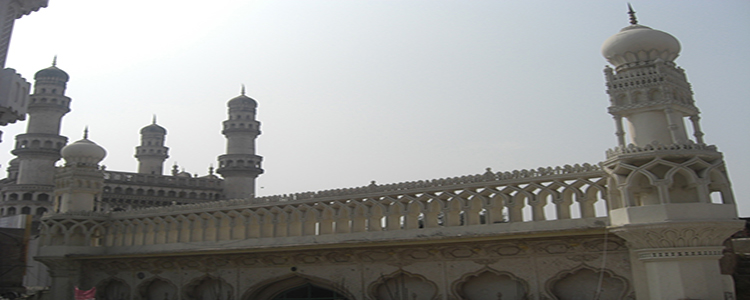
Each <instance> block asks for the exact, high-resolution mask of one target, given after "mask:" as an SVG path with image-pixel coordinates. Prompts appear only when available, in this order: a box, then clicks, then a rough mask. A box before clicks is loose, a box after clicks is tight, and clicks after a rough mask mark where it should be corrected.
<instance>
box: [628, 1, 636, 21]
mask: <svg viewBox="0 0 750 300" xmlns="http://www.w3.org/2000/svg"><path fill="white" fill-rule="evenodd" d="M628 14H629V15H630V24H631V25H636V24H638V20H637V19H636V18H635V11H634V10H633V7H632V6H630V3H628Z"/></svg>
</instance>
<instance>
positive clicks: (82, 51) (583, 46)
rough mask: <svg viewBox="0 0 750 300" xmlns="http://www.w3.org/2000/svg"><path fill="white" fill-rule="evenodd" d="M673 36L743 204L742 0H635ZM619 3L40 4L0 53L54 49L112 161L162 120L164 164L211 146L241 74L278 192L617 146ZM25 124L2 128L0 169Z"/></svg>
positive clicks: (76, 0)
mask: <svg viewBox="0 0 750 300" xmlns="http://www.w3.org/2000/svg"><path fill="white" fill-rule="evenodd" d="M631 3H632V4H633V6H634V8H635V10H636V11H637V12H638V19H639V21H640V24H643V25H646V26H651V27H652V28H655V29H659V30H663V31H666V32H669V33H671V34H672V35H674V36H675V37H677V38H678V39H679V40H680V42H681V44H682V49H683V50H682V52H681V55H680V57H679V58H678V59H677V61H676V62H677V64H678V65H680V66H682V67H683V68H685V70H686V71H687V75H688V78H689V80H690V82H691V83H692V85H693V91H694V92H695V99H696V104H697V106H698V107H699V108H700V109H701V111H702V125H703V129H704V132H705V133H706V136H705V140H706V142H707V143H710V144H715V145H717V146H718V147H719V149H720V150H721V151H722V152H724V154H725V158H726V161H727V164H728V168H729V172H730V175H731V179H732V182H733V185H734V191H735V196H736V197H737V200H738V202H739V203H740V208H741V215H743V216H750V199H749V198H750V157H748V155H747V153H748V149H750V133H748V131H749V130H750V119H749V118H748V117H747V115H746V114H747V113H748V112H749V111H750V104H749V103H748V102H749V101H748V100H750V99H749V98H748V95H750V84H749V83H750V74H749V73H750V72H749V71H748V70H750V59H749V58H748V56H749V55H748V51H747V50H748V49H750V18H749V17H748V16H750V2H748V1H679V2H677V1H635V2H633V1H631ZM625 12H626V2H625V1H599V0H596V1H494V0H493V1H457V0H454V1H441V0H429V1H427V0H425V1H406V0H404V1H395V0H394V1H355V0H348V1H314V0H300V1H291V0H281V1H248V0H224V1H214V2H210V3H209V2H206V1H192V0H180V1H177V0H159V1H154V0H149V1H143V0H130V1H94V0H65V1H62V0H50V4H49V7H47V8H43V9H41V10H40V11H39V12H35V13H32V14H31V15H29V16H25V17H23V18H22V19H20V20H17V21H16V27H15V30H14V33H13V38H12V40H11V46H10V51H9V56H8V61H7V64H6V67H11V68H15V69H16V70H17V71H18V72H20V73H21V74H22V75H24V76H25V77H26V78H27V79H28V80H32V79H33V75H34V73H35V72H36V71H37V70H39V69H42V68H45V67H48V66H49V65H50V63H51V61H52V58H53V56H54V55H58V67H60V68H61V69H63V70H65V71H66V72H68V74H69V75H70V78H71V79H70V82H69V83H68V90H67V95H68V96H70V97H71V98H72V99H73V101H72V103H71V107H72V111H71V112H70V113H69V114H67V115H66V116H65V117H64V119H63V125H62V134H63V135H65V136H68V137H69V138H70V141H71V142H72V141H76V140H78V139H80V138H81V136H82V131H83V128H84V127H85V126H86V125H88V126H89V128H90V139H91V140H93V141H95V142H96V143H98V144H100V145H102V146H103V147H105V148H106V149H107V151H108V156H107V158H106V159H105V160H104V162H103V164H105V165H106V166H107V168H108V169H109V170H120V171H131V172H132V171H136V169H137V162H136V160H135V158H134V157H133V155H134V152H135V147H136V146H137V145H138V143H139V133H138V132H139V130H140V128H142V127H143V126H145V125H148V124H149V123H150V122H151V118H152V115H153V114H156V115H157V117H158V123H159V124H160V125H162V126H164V127H165V128H167V130H168V135H167V146H169V147H170V158H169V159H168V160H167V162H166V163H165V173H167V172H168V170H169V169H170V168H171V166H172V165H173V164H174V163H175V162H177V163H178V164H179V166H180V168H185V170H186V171H188V172H191V173H198V174H199V175H201V176H202V175H205V174H206V173H207V172H208V167H209V165H212V164H213V165H214V166H216V157H217V156H218V155H220V154H222V153H224V149H225V138H224V136H223V135H221V122H222V121H224V120H225V119H226V110H227V108H226V102H227V101H228V100H229V99H231V98H233V97H235V96H237V95H238V94H239V93H240V85H241V84H245V85H246V86H247V94H248V96H250V97H253V98H254V99H256V100H257V101H258V103H259V105H258V120H259V121H260V122H261V123H262V125H261V130H262V131H263V134H262V135H261V136H260V137H259V138H258V141H257V145H258V146H257V153H258V154H259V155H261V156H263V157H264V163H263V167H264V169H265V171H266V173H265V174H263V175H261V176H260V178H259V179H258V184H257V186H258V191H257V192H258V194H259V195H273V194H283V193H293V192H303V191H312V190H322V189H331V188H345V187H353V186H362V185H367V184H369V182H370V181H372V180H375V181H377V182H378V183H392V182H400V181H411V180H421V179H433V178H443V177H452V176H460V175H466V174H477V173H482V172H484V169H485V168H487V167H491V168H492V169H493V170H494V171H510V170H514V169H528V168H538V167H546V166H558V165H564V164H574V163H585V162H588V163H598V162H599V161H601V160H603V159H604V151H605V150H606V149H608V148H611V147H613V146H615V145H616V139H615V136H614V124H613V121H612V118H611V116H610V115H609V114H607V110H606V109H607V106H608V97H607V95H606V93H605V87H604V77H603V73H602V69H603V67H604V66H605V64H606V61H605V60H604V58H602V56H601V54H600V47H601V44H602V42H603V41H604V40H605V39H606V38H607V37H609V36H611V35H613V34H615V33H617V32H618V31H619V30H620V29H621V28H622V27H625V26H627V25H628V19H627V15H626V13H625ZM25 129H26V124H25V122H19V123H16V124H11V125H8V126H6V127H4V128H0V130H3V131H4V132H5V133H4V134H3V142H2V143H1V144H0V163H2V167H3V168H5V167H6V166H7V162H8V161H9V160H10V159H11V158H12V157H13V156H12V155H11V154H10V153H9V152H10V150H11V149H12V147H13V145H14V136H15V135H16V134H18V133H21V132H23V131H25Z"/></svg>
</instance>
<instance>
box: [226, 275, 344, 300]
mask: <svg viewBox="0 0 750 300" xmlns="http://www.w3.org/2000/svg"><path fill="white" fill-rule="evenodd" d="M308 284H309V285H313V286H316V287H320V288H323V289H327V290H330V291H333V292H335V293H337V294H340V295H343V296H344V297H346V298H345V299H347V300H354V299H357V298H356V297H354V295H353V294H351V293H350V292H348V291H346V290H345V289H344V288H343V287H342V286H341V285H340V284H336V283H334V282H331V281H328V280H325V279H322V278H318V277H313V276H307V275H302V274H289V275H285V276H281V277H277V278H273V279H269V280H265V281H262V282H260V283H258V284H255V285H253V286H252V287H250V288H249V289H248V290H247V291H245V293H244V294H243V295H242V297H241V298H240V299H242V300H272V299H274V297H276V296H278V295H280V294H282V293H284V292H286V291H288V290H290V289H294V288H297V287H301V286H304V285H308Z"/></svg>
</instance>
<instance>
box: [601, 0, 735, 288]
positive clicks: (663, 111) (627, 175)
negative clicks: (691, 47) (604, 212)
mask: <svg viewBox="0 0 750 300" xmlns="http://www.w3.org/2000/svg"><path fill="white" fill-rule="evenodd" d="M630 15H631V25H630V26H627V27H625V28H623V29H622V30H620V32H619V33H617V34H615V35H613V36H612V37H610V38H609V39H607V40H606V41H605V42H604V45H602V54H603V55H604V57H605V58H606V59H607V60H608V61H609V63H610V64H612V65H613V66H614V70H613V69H612V68H610V67H606V68H605V70H604V73H605V77H606V80H607V93H608V94H609V97H610V104H611V106H610V107H609V113H610V114H612V116H613V117H614V119H615V125H616V128H617V130H616V135H617V141H618V147H616V148H615V149H613V150H609V151H607V160H606V161H605V162H604V163H603V165H604V170H605V171H606V172H607V173H608V175H609V179H608V186H609V195H608V201H609V209H610V221H611V224H610V225H611V230H612V232H614V233H616V234H617V235H618V236H620V237H622V238H624V239H626V240H627V241H628V243H629V244H630V249H631V250H630V251H631V263H632V266H633V278H634V280H635V282H634V284H635V288H636V292H637V298H638V299H653V300H656V299H688V298H690V299H734V298H725V297H726V296H727V295H728V296H732V295H733V288H732V279H731V277H729V276H728V275H721V273H720V270H719V263H718V259H719V258H720V257H721V256H722V250H723V248H724V247H723V242H724V240H725V239H727V238H729V236H731V235H732V234H733V233H734V232H736V231H737V230H739V229H740V228H742V225H743V222H742V221H737V212H736V206H735V203H734V198H733V196H732V189H731V186H730V183H729V178H728V176H727V171H726V167H725V165H724V160H723V157H722V154H721V153H720V152H718V151H717V150H716V147H715V146H710V145H706V144H705V143H704V141H703V133H702V132H701V130H700V126H699V123H698V120H699V117H698V114H699V110H698V108H697V107H696V106H695V103H694V101H693V97H692V95H693V93H692V90H691V88H690V84H689V83H688V81H687V78H686V76H685V72H684V70H683V69H681V68H680V67H677V65H676V64H675V63H674V59H675V58H677V56H678V55H679V51H680V44H679V42H678V41H677V39H675V38H674V37H673V36H671V35H670V34H668V33H665V32H662V31H658V30H654V29H651V28H649V27H646V26H642V25H639V24H638V23H637V21H636V19H635V12H633V11H632V8H631V9H630ZM686 118H688V119H689V120H690V121H691V122H692V125H693V135H694V137H695V141H692V140H690V139H689V138H688V134H687V129H686V128H685V119H686ZM623 119H625V120H626V121H627V124H628V126H627V134H628V135H629V141H630V144H628V145H626V143H625V135H626V131H625V129H624V128H623V127H624V126H623V124H622V122H623V121H624V120H623Z"/></svg>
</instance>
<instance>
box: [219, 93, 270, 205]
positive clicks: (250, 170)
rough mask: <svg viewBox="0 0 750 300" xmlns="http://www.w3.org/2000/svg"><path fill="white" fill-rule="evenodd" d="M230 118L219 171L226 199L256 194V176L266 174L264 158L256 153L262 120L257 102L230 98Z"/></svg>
mask: <svg viewBox="0 0 750 300" xmlns="http://www.w3.org/2000/svg"><path fill="white" fill-rule="evenodd" d="M227 106H228V107H229V112H228V119H227V120H226V121H224V130H222V132H221V133H222V134H224V136H226V138H227V152H226V154H224V155H221V156H219V168H218V169H217V170H216V172H217V173H219V174H221V176H223V177H224V195H225V197H226V198H227V199H238V198H252V197H254V196H255V178H258V175H260V174H263V169H261V162H262V160H263V158H262V157H260V156H258V155H255V139H256V138H257V137H258V135H260V122H258V121H256V120H255V109H256V108H257V107H258V103H257V102H255V100H253V99H252V98H250V97H248V96H245V87H244V86H243V87H242V93H241V95H239V96H237V97H235V98H233V99H232V100H229V102H228V103H227Z"/></svg>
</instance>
